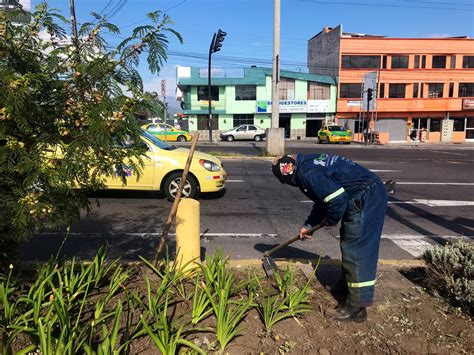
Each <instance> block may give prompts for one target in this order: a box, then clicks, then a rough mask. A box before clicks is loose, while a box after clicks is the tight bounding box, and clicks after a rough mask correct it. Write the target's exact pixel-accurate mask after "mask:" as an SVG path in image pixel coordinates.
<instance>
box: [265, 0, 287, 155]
mask: <svg viewBox="0 0 474 355" xmlns="http://www.w3.org/2000/svg"><path fill="white" fill-rule="evenodd" d="M272 63H273V67H272V118H271V126H270V127H271V128H269V129H268V128H267V131H266V133H267V134H266V135H267V141H266V147H265V151H266V153H267V154H268V155H281V154H283V153H284V152H285V134H284V132H285V131H284V129H283V128H279V127H278V126H279V125H280V102H279V97H278V87H279V85H278V83H279V82H280V0H273V60H272Z"/></svg>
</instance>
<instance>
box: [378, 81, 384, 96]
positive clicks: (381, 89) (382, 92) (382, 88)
mask: <svg viewBox="0 0 474 355" xmlns="http://www.w3.org/2000/svg"><path fill="white" fill-rule="evenodd" d="M384 97H385V83H380V89H379V98H381V99H383V98H384Z"/></svg>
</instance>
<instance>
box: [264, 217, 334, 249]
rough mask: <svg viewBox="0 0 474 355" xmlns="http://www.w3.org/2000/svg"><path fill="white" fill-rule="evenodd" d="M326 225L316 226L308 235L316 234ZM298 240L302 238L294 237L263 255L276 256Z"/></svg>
mask: <svg viewBox="0 0 474 355" xmlns="http://www.w3.org/2000/svg"><path fill="white" fill-rule="evenodd" d="M324 226H325V224H323V223H321V224H318V225H317V226H314V227H313V228H311V229H309V230H308V233H306V234H312V233H314V232H315V231H317V230H318V229H321V228H322V227H324ZM298 239H300V236H299V235H297V236H296V237H293V238H291V239H290V240H287V241H286V242H284V243H282V244H280V245H278V246H276V247H275V248H273V249H270V250H269V251H267V252H265V253H264V254H263V255H264V256H270V255H272V254H275V253H276V252H277V251H280V250H281V249H283V248H285V247H287V246H288V245H290V244H291V243H294V242H296V241H297V240H298Z"/></svg>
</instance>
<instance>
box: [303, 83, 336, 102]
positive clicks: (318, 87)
mask: <svg viewBox="0 0 474 355" xmlns="http://www.w3.org/2000/svg"><path fill="white" fill-rule="evenodd" d="M330 89H331V86H330V85H328V84H321V83H316V82H314V81H308V100H329V99H330V98H331V90H330Z"/></svg>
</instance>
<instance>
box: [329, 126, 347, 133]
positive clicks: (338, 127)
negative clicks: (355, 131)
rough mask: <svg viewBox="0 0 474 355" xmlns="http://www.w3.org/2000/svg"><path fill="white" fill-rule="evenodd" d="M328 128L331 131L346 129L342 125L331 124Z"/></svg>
mask: <svg viewBox="0 0 474 355" xmlns="http://www.w3.org/2000/svg"><path fill="white" fill-rule="evenodd" d="M328 130H329V131H331V132H343V131H345V129H344V128H343V127H341V126H329V127H328Z"/></svg>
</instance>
